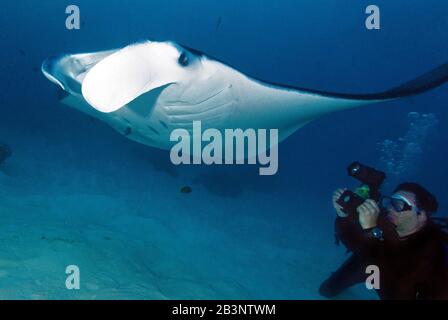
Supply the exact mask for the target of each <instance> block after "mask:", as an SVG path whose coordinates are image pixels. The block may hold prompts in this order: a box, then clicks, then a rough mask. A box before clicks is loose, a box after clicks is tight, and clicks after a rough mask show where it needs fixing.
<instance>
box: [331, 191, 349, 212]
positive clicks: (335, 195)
mask: <svg viewBox="0 0 448 320" xmlns="http://www.w3.org/2000/svg"><path fill="white" fill-rule="evenodd" d="M345 190H347V188H344V189H338V190H336V191H335V192H334V193H333V207H334V209H335V210H336V214H337V215H338V216H339V217H341V218H346V217H347V216H348V214H347V213H345V212H344V211H342V207H341V206H340V205H339V204H337V201H338V199H339V198H340V197H341V196H342V194H343V193H344V192H345Z"/></svg>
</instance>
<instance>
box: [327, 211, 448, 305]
mask: <svg viewBox="0 0 448 320" xmlns="http://www.w3.org/2000/svg"><path fill="white" fill-rule="evenodd" d="M378 226H379V227H380V228H381V229H382V230H383V232H384V234H383V237H384V240H383V241H380V240H378V239H376V238H374V237H372V236H371V232H368V231H365V230H362V228H361V226H360V225H359V223H357V221H356V222H355V221H354V220H353V218H339V217H338V218H337V219H336V225H335V227H336V234H337V236H338V237H339V239H340V240H341V242H342V243H344V245H345V246H346V247H347V249H349V250H350V251H352V255H351V257H350V258H349V259H348V260H347V261H346V262H345V263H344V264H343V265H342V266H341V267H340V268H339V269H338V270H337V271H336V272H334V273H333V274H332V275H331V276H330V278H328V279H327V280H326V281H324V282H323V283H322V285H321V287H320V289H319V292H320V294H321V295H323V296H325V297H328V298H330V297H334V296H336V295H338V294H339V293H340V292H342V291H343V290H344V289H346V288H348V287H350V286H352V285H354V284H356V283H360V282H364V281H365V279H366V277H367V275H366V273H365V271H366V267H367V266H368V265H377V266H378V267H379V269H380V289H379V290H377V292H378V295H379V297H380V298H381V299H448V261H446V258H447V253H446V250H447V248H446V247H445V244H446V242H445V241H444V237H446V235H445V234H444V233H443V232H442V231H441V229H440V228H439V227H438V226H437V225H436V224H434V223H433V222H428V223H427V224H426V226H425V227H424V228H423V229H422V230H420V231H418V232H417V233H415V234H413V235H410V236H409V237H407V238H404V239H400V238H399V237H398V235H397V233H396V231H395V228H394V226H393V225H392V224H391V223H390V222H389V221H388V220H387V219H386V218H384V217H383V216H380V218H379V221H378Z"/></svg>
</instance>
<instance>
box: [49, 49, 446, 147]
mask: <svg viewBox="0 0 448 320" xmlns="http://www.w3.org/2000/svg"><path fill="white" fill-rule="evenodd" d="M42 72H43V74H44V75H45V76H46V77H47V78H48V79H49V80H50V81H52V82H54V83H55V84H57V85H58V86H59V87H60V88H61V89H62V90H63V92H64V94H63V95H61V101H62V103H64V104H66V105H68V106H71V107H74V108H76V109H78V110H80V111H82V112H84V113H87V114H89V115H91V116H93V117H95V118H98V119H100V120H102V121H104V122H106V123H108V124H109V125H110V126H111V127H112V128H114V129H115V130H117V131H118V132H119V133H121V134H123V135H125V136H126V137H127V138H129V139H131V140H134V141H137V142H139V143H142V144H145V145H148V146H152V147H157V148H161V149H169V148H171V147H172V145H173V144H174V142H173V141H171V140H170V133H171V132H172V131H173V130H175V129H179V128H182V129H185V130H186V131H187V132H191V131H192V123H193V121H201V124H202V128H203V129H204V130H205V129H207V128H214V129H218V130H220V131H223V130H225V129H229V128H240V129H242V130H245V129H248V128H253V129H259V128H264V129H271V128H275V129H278V139H279V141H282V140H284V139H285V138H287V137H288V136H289V135H291V134H292V133H293V132H295V131H296V130H298V129H300V128H302V127H303V126H304V125H306V124H307V123H309V122H310V121H312V120H315V119H318V118H319V117H321V116H323V115H326V114H329V113H332V112H336V111H341V110H345V109H349V108H355V107H360V106H365V105H369V104H374V103H380V102H384V101H389V100H396V99H401V98H404V97H409V96H413V95H416V94H420V93H423V92H425V91H428V90H430V89H432V88H435V87H437V86H440V85H442V84H443V83H445V82H446V81H447V80H448V63H447V64H443V65H441V66H439V67H437V68H435V69H433V70H431V71H429V72H427V73H425V74H423V75H422V76H420V77H417V78H416V79H414V80H411V81H408V82H405V83H404V84H402V85H399V86H397V87H395V88H392V89H390V90H387V91H384V92H378V93H369V94H345V93H334V92H325V91H319V90H313V89H305V88H299V87H293V86H286V85H279V84H274V83H269V82H267V81H262V80H258V79H255V78H252V77H250V76H248V75H245V74H243V73H242V72H240V71H238V70H236V69H235V68H232V67H231V66H229V65H227V64H226V63H224V62H222V61H220V60H218V59H215V58H212V57H211V56H209V55H207V54H204V53H202V52H200V51H197V50H194V49H191V48H188V47H186V46H183V45H180V44H177V43H175V42H171V41H165V42H157V41H145V42H140V43H136V44H132V45H129V46H127V47H124V48H121V49H116V50H109V51H100V52H94V53H81V54H71V55H59V56H53V57H50V58H48V59H47V60H45V61H44V62H43V64H42Z"/></svg>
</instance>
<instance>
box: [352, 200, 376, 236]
mask: <svg viewBox="0 0 448 320" xmlns="http://www.w3.org/2000/svg"><path fill="white" fill-rule="evenodd" d="M356 211H357V212H358V217H359V224H360V225H361V227H362V228H363V229H364V230H365V229H371V228H375V227H376V224H377V221H378V216H379V214H380V207H379V206H378V204H377V203H376V201H375V200H372V199H367V200H366V201H364V203H363V204H362V205H360V206H359V207H358V208H357V209H356Z"/></svg>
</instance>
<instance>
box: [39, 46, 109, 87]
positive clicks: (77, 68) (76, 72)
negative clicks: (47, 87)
mask: <svg viewBox="0 0 448 320" xmlns="http://www.w3.org/2000/svg"><path fill="white" fill-rule="evenodd" d="M114 52H115V50H108V51H101V52H98V53H81V54H73V55H59V56H52V57H49V58H48V59H46V60H45V61H44V62H43V63H42V66H41V71H42V73H43V74H44V75H45V77H46V78H47V79H48V80H50V81H51V82H53V83H55V84H57V85H58V86H59V87H61V88H62V89H63V90H64V91H67V92H69V93H76V94H81V86H82V82H83V80H84V78H85V76H86V74H87V73H88V72H89V71H90V70H91V69H92V68H93V67H94V66H95V65H96V64H97V63H98V62H100V61H101V60H103V59H104V58H106V57H107V56H109V55H111V54H112V53H114Z"/></svg>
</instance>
